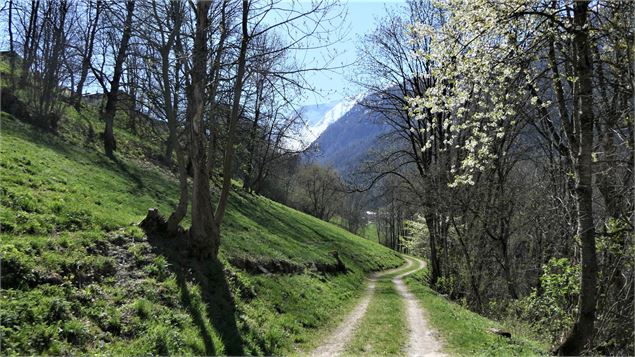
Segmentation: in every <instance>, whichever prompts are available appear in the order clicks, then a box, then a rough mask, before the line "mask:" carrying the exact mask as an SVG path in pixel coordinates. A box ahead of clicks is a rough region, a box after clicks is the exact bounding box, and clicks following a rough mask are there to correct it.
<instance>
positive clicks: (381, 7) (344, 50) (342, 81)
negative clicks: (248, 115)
mask: <svg viewBox="0 0 635 357" xmlns="http://www.w3.org/2000/svg"><path fill="white" fill-rule="evenodd" d="M342 2H343V6H345V7H346V8H347V10H348V11H347V17H346V19H345V21H344V22H345V24H344V26H345V27H346V28H347V29H348V31H347V34H346V36H345V37H344V38H343V39H342V40H341V41H339V42H338V43H336V44H334V45H333V46H330V47H329V48H328V49H319V50H315V51H312V52H311V53H308V54H304V53H303V54H299V53H298V54H297V55H298V56H305V57H304V58H306V60H305V64H311V61H313V63H315V65H316V66H319V63H320V62H322V60H321V58H322V57H324V56H327V53H334V52H335V53H337V56H336V57H335V62H334V63H333V65H337V66H340V65H349V64H350V65H351V66H350V67H346V68H343V69H338V70H336V71H319V72H310V73H307V74H306V79H307V81H308V82H309V83H311V84H312V85H313V86H314V87H315V88H316V89H317V90H318V93H307V97H306V99H304V100H303V101H302V104H305V105H308V104H319V103H326V102H331V101H335V100H340V99H343V98H345V97H347V96H355V95H357V94H359V93H360V92H361V91H362V89H361V88H358V87H357V86H355V85H354V84H353V83H350V81H349V80H348V78H350V76H351V73H354V72H355V71H356V68H355V66H354V62H355V60H356V57H357V45H358V43H359V38H360V37H361V36H363V35H364V34H366V33H368V32H369V31H371V30H372V29H373V28H374V26H375V23H376V19H378V18H381V17H382V16H383V15H384V14H385V12H386V11H385V9H386V8H395V7H398V6H399V5H403V4H404V3H405V0H343V1H342Z"/></svg>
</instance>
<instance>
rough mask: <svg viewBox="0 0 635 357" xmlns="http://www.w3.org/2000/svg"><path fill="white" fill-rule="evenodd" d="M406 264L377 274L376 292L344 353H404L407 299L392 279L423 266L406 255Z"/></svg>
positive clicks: (406, 335) (406, 337)
mask: <svg viewBox="0 0 635 357" xmlns="http://www.w3.org/2000/svg"><path fill="white" fill-rule="evenodd" d="M404 258H405V259H406V261H407V262H408V264H406V265H405V266H404V267H402V268H399V269H395V270H392V271H388V272H385V273H382V274H378V275H377V277H376V279H377V281H376V288H375V294H374V295H373V298H372V300H371V302H370V305H369V307H368V310H367V311H366V315H365V316H364V318H363V320H362V322H361V323H360V325H359V327H358V328H357V331H356V333H355V336H354V337H353V339H352V341H351V342H350V344H349V345H348V346H347V348H346V351H345V354H350V355H360V354H371V355H402V354H403V353H404V352H405V351H404V350H403V347H404V346H405V345H406V341H407V339H408V328H407V326H406V319H405V316H404V315H405V306H404V301H403V299H402V298H401V296H400V295H399V292H398V291H397V290H396V289H395V284H394V283H393V282H392V279H393V278H394V277H396V276H398V275H401V274H407V273H410V272H413V271H416V270H417V269H420V265H419V264H418V263H417V262H416V261H413V260H412V259H411V258H409V257H406V256H404Z"/></svg>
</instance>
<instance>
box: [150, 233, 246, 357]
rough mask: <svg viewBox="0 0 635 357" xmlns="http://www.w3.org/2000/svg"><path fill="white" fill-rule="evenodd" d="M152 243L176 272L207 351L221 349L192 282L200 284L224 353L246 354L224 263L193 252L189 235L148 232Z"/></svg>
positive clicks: (182, 295) (208, 313) (183, 295)
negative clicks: (188, 244) (215, 342)
mask: <svg viewBox="0 0 635 357" xmlns="http://www.w3.org/2000/svg"><path fill="white" fill-rule="evenodd" d="M146 234H147V235H148V242H149V243H150V245H151V246H152V247H153V250H154V252H155V253H156V254H161V255H163V256H164V257H165V258H166V259H167V261H168V263H169V264H170V270H171V271H172V272H173V273H174V274H175V275H176V277H177V283H178V286H179V289H180V291H181V303H182V304H183V306H185V307H186V308H187V310H188V312H189V314H190V315H191V316H192V319H193V320H194V323H195V324H196V326H197V327H198V329H199V331H200V334H201V337H202V338H203V341H204V343H205V354H206V355H208V356H211V355H216V354H217V353H218V351H219V348H218V346H216V345H215V344H214V338H213V336H212V335H211V333H210V331H209V329H208V324H207V321H205V316H203V314H201V311H200V310H199V309H197V307H196V304H195V303H194V302H193V297H192V293H191V291H190V289H189V288H188V283H191V284H196V285H198V286H199V287H200V290H201V295H202V298H203V302H204V303H205V309H206V312H207V317H208V318H209V322H210V323H211V326H212V327H213V328H214V330H215V331H216V332H217V333H218V335H219V337H220V339H221V340H222V342H223V345H224V347H225V350H224V351H223V354H225V355H233V356H242V355H244V348H243V340H242V337H241V335H240V332H239V330H238V326H237V324H236V305H235V301H234V297H233V296H232V293H231V290H230V288H229V283H228V281H227V276H226V273H225V270H224V268H223V265H222V263H220V262H219V261H201V260H199V259H196V258H193V257H191V256H190V255H189V253H188V249H187V244H186V240H185V239H186V238H185V237H183V236H181V237H174V238H166V237H165V236H164V235H162V234H157V233H154V232H149V231H146Z"/></svg>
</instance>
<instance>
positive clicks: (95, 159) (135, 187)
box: [2, 113, 178, 199]
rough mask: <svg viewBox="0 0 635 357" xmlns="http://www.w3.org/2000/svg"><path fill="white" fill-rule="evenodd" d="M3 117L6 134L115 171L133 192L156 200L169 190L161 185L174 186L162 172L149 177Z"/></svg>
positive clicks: (117, 160)
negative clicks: (165, 189)
mask: <svg viewBox="0 0 635 357" xmlns="http://www.w3.org/2000/svg"><path fill="white" fill-rule="evenodd" d="M2 119H3V120H2V131H3V134H7V133H10V134H11V135H14V136H16V137H18V138H21V139H24V140H26V141H29V142H30V143H32V144H33V145H35V146H37V147H40V148H43V149H48V150H52V151H54V152H55V153H57V154H59V155H61V156H63V157H65V158H66V159H68V160H72V161H74V162H77V163H78V164H80V165H86V164H89V165H93V166H97V167H99V168H101V169H104V170H108V171H111V172H114V173H116V174H117V175H118V176H120V177H122V178H124V179H125V180H127V181H129V182H130V188H129V192H130V193H131V194H135V195H139V194H149V195H151V196H153V197H154V198H156V199H164V198H165V195H166V193H165V192H162V191H161V190H159V189H158V188H159V187H170V186H174V182H171V181H169V180H168V179H167V178H164V177H160V175H150V176H148V175H147V172H145V171H144V170H143V169H142V168H139V167H136V166H135V165H134V164H131V163H130V162H127V161H126V160H125V159H122V158H120V157H117V156H116V157H115V158H108V157H107V156H106V155H104V154H103V153H101V152H99V151H98V150H95V149H94V148H93V147H81V146H77V145H75V144H72V143H67V142H64V141H63V140H62V138H61V137H59V136H57V135H55V134H54V133H51V132H47V131H44V130H42V129H39V128H37V127H35V126H32V125H30V124H27V123H24V122H21V121H19V120H18V119H16V118H14V117H11V116H9V115H8V114H7V115H6V116H5V114H4V113H3V117H2ZM177 192H178V191H177Z"/></svg>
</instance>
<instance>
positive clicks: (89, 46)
mask: <svg viewBox="0 0 635 357" xmlns="http://www.w3.org/2000/svg"><path fill="white" fill-rule="evenodd" d="M100 13H101V0H97V2H96V3H95V18H94V19H93V22H92V23H91V24H90V28H89V33H88V38H87V39H86V41H85V43H84V44H85V45H86V52H85V53H84V56H82V68H81V72H80V75H79V81H78V82H77V88H75V94H74V95H75V97H74V98H73V106H74V107H75V110H77V111H79V110H80V109H81V103H82V92H83V91H84V83H86V78H88V70H89V69H90V61H91V59H92V57H93V48H95V35H96V34H97V28H98V23H99V14H100Z"/></svg>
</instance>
